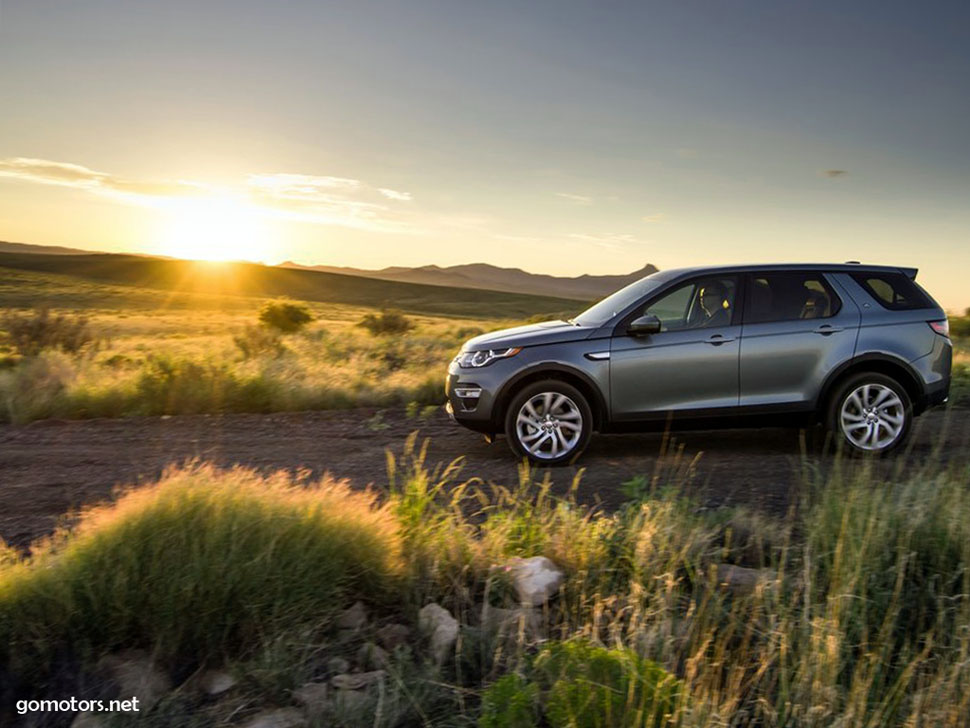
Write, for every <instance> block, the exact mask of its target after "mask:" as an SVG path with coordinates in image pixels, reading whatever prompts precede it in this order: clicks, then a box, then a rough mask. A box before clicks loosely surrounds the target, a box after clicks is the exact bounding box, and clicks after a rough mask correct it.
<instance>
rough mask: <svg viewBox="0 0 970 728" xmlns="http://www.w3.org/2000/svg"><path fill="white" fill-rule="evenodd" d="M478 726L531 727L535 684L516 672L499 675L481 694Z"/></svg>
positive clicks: (535, 710) (536, 693)
mask: <svg viewBox="0 0 970 728" xmlns="http://www.w3.org/2000/svg"><path fill="white" fill-rule="evenodd" d="M478 725H479V728H535V726H537V725H539V688H538V686H537V685H535V684H534V683H530V682H528V681H527V680H526V679H525V678H524V677H522V676H521V675H518V674H517V673H514V672H513V673H509V674H508V675H503V676H502V677H500V678H499V679H498V680H496V681H495V682H494V683H492V684H491V685H489V686H488V688H487V689H486V690H485V692H484V693H483V694H482V715H481V717H480V718H479V719H478Z"/></svg>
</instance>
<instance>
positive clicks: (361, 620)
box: [337, 602, 367, 631]
mask: <svg viewBox="0 0 970 728" xmlns="http://www.w3.org/2000/svg"><path fill="white" fill-rule="evenodd" d="M366 624H367V610H366V609H365V608H364V603H363V602H355V603H354V606H352V607H351V608H350V609H345V610H344V611H343V612H341V613H340V616H339V617H337V627H338V628H339V629H350V630H354V631H356V630H360V629H363V628H364V627H365V626H366Z"/></svg>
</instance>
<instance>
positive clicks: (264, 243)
mask: <svg viewBox="0 0 970 728" xmlns="http://www.w3.org/2000/svg"><path fill="white" fill-rule="evenodd" d="M166 208H167V220H166V222H165V224H164V226H163V228H162V233H161V235H160V238H159V242H158V251H159V253H161V254H162V255H168V256H173V257H176V258H187V259H190V260H209V261H226V260H251V261H263V260H265V259H266V257H267V255H268V254H269V253H270V252H271V243H270V240H269V236H268V234H267V231H266V226H265V224H264V222H263V220H262V217H261V215H260V214H259V211H258V210H257V209H256V208H254V207H252V206H251V205H249V204H248V203H246V202H245V201H244V200H241V199H238V198H234V197H203V198H191V199H180V200H174V201H171V202H170V204H169V205H166Z"/></svg>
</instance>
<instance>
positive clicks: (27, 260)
mask: <svg viewBox="0 0 970 728" xmlns="http://www.w3.org/2000/svg"><path fill="white" fill-rule="evenodd" d="M4 268H6V269H12V270H19V271H31V272H34V273H44V274H53V275H58V276H69V277H71V278H73V279H76V280H79V281H88V282H97V283H109V284H115V285H123V286H132V287H140V288H148V289H155V290H164V291H172V292H178V293H217V294H223V295H235V296H249V297H262V298H271V297H280V296H285V297H289V298H293V299H297V300H304V301H319V302H326V303H343V304H353V305H359V306H374V307H379V308H383V307H386V308H394V309H399V310H402V311H406V312H410V313H426V314H436V315H454V316H464V317H476V318H478V317H480V318H524V317H529V316H532V315H542V314H559V313H563V312H564V313H566V314H567V315H568V314H571V313H578V312H579V311H581V310H582V309H583V308H584V307H585V306H586V303H587V301H583V300H577V299H571V298H566V297H552V296H533V295H528V294H522V293H505V292H498V291H488V290H482V289H478V288H455V287H445V286H435V285H425V284H418V283H408V282H401V281H385V280H378V279H375V278H367V277H360V276H352V275H346V274H337V273H328V272H323V271H315V270H304V269H297V268H282V267H279V266H265V265H259V264H257V263H199V262H194V261H186V260H178V259H165V258H151V257H145V256H138V255H121V254H109V253H95V254H92V253H86V254H74V255H64V254H62V255H49V254H41V253H5V252H0V269H4ZM0 273H2V270H0ZM2 303H3V302H2V301H0V305H2ZM37 303H43V301H41V300H38V301H37Z"/></svg>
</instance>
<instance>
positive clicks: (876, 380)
mask: <svg viewBox="0 0 970 728" xmlns="http://www.w3.org/2000/svg"><path fill="white" fill-rule="evenodd" d="M867 385H868V386H869V387H870V390H869V391H870V393H871V396H872V397H873V398H874V399H878V396H879V395H880V394H882V393H885V392H891V394H890V395H887V396H888V402H889V403H891V404H892V406H891V407H889V408H885V411H883V409H882V408H880V407H875V408H863V409H862V410H859V408H858V407H857V405H856V404H855V403H856V402H861V401H862V399H861V396H860V395H859V392H860V390H862V389H863V388H864V387H866V386H867ZM854 393H855V394H856V395H857V398H856V399H855V400H853V402H852V403H848V400H849V399H850V398H851V397H852V396H853V394H854ZM872 393H876V394H872ZM893 396H894V397H895V399H894V398H893ZM897 401H898V404H896V402H897ZM871 403H872V402H870V404H871ZM844 408H846V409H845V412H846V414H845V415H844V414H843V411H844ZM870 409H875V410H876V411H875V412H870V411H869V410H870ZM857 410H859V411H857ZM848 415H851V416H853V417H857V418H858V419H856V420H853V421H850V422H848V423H847V419H848ZM898 417H901V418H902V421H901V423H899V424H898V425H897V424H896V420H897V418H898ZM867 418H870V419H871V420H872V421H871V423H870V421H869V420H867ZM890 418H892V419H890ZM847 424H848V426H849V427H852V426H853V425H855V427H854V429H855V431H856V433H857V434H855V436H854V437H853V436H852V434H851V433H848V432H847V429H846V427H847ZM825 426H826V429H827V430H828V431H829V432H830V433H831V440H832V442H833V444H834V445H835V446H836V447H837V448H841V449H843V450H844V451H846V452H848V453H851V454H854V455H876V456H878V455H885V454H887V453H890V452H892V451H893V450H895V449H896V448H898V447H899V446H900V445H902V444H903V443H904V442H905V441H906V438H908V437H909V433H910V431H911V430H912V428H913V401H912V399H910V396H909V393H908V392H907V391H906V388H905V387H904V386H903V385H902V384H900V383H899V382H898V381H896V380H895V379H893V378H892V377H889V376H886V375H885V374H879V373H876V372H861V373H859V374H854V375H852V376H851V377H849V378H848V379H846V380H845V381H844V382H842V383H841V384H839V385H838V387H837V388H836V390H835V392H834V393H833V395H832V397H831V399H830V400H829V406H828V410H827V412H826V418H825ZM897 426H898V428H899V429H898V432H897V433H896V434H895V435H894V436H893V439H892V440H891V441H888V442H886V443H885V444H880V443H879V442H877V441H876V438H875V437H872V438H871V439H872V441H871V442H870V443H869V444H868V445H866V444H860V442H859V440H860V438H862V439H865V438H866V437H867V435H868V433H872V431H873V430H875V432H876V433H877V437H878V436H881V437H886V438H888V437H889V433H890V428H893V429H894V428H896V427H897Z"/></svg>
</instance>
